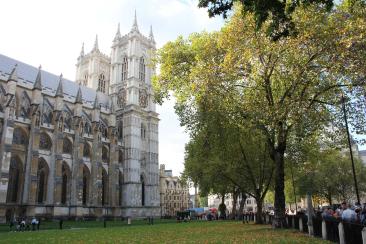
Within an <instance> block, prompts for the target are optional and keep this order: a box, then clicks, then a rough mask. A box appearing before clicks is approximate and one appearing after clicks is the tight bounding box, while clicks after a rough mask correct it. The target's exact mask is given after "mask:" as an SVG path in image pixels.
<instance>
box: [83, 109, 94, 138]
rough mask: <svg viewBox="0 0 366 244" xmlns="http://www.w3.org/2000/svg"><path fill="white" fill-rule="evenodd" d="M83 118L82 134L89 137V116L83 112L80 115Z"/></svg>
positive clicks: (90, 129)
mask: <svg viewBox="0 0 366 244" xmlns="http://www.w3.org/2000/svg"><path fill="white" fill-rule="evenodd" d="M82 117H83V123H84V125H83V126H84V134H86V135H88V136H89V135H91V134H92V126H91V119H90V116H89V115H88V114H87V113H85V112H84V111H83V114H82Z"/></svg>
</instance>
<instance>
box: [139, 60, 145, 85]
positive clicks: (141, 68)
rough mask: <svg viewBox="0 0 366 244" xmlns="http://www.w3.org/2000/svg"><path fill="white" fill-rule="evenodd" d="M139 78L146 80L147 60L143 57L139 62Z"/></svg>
mask: <svg viewBox="0 0 366 244" xmlns="http://www.w3.org/2000/svg"><path fill="white" fill-rule="evenodd" d="M139 80H140V81H145V60H144V58H143V57H141V58H140V63H139Z"/></svg>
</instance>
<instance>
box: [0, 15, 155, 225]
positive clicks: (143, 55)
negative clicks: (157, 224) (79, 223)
mask: <svg viewBox="0 0 366 244" xmlns="http://www.w3.org/2000/svg"><path fill="white" fill-rule="evenodd" d="M154 51H155V41H154V37H153V34H152V31H150V35H149V36H148V37H145V36H144V35H142V34H141V33H140V31H139V29H138V25H137V21H136V16H135V20H134V23H133V26H132V29H131V31H130V32H129V33H128V34H126V35H124V36H121V34H120V31H119V26H118V30H117V33H116V36H115V38H114V40H113V43H112V50H111V56H107V55H105V54H103V53H101V51H100V50H99V48H98V40H97V39H96V41H95V44H94V48H93V49H92V51H91V52H89V53H87V54H85V53H84V47H83V48H82V51H81V53H80V56H79V57H78V59H77V64H76V82H74V81H70V80H67V79H64V78H63V77H62V75H61V76H56V75H54V74H51V73H48V72H46V71H43V70H41V67H40V68H38V69H37V68H34V67H32V66H30V65H27V64H24V63H22V62H20V61H17V60H14V59H11V58H9V57H6V56H3V55H0V135H1V140H0V159H1V162H0V177H1V178H0V222H4V221H5V220H6V219H10V218H12V217H13V216H15V217H17V216H20V217H23V216H26V217H31V216H39V217H46V218H60V217H64V218H86V217H87V218H99V217H113V218H118V217H144V216H159V215H160V198H159V163H158V123H159V119H158V114H157V113H156V112H155V104H154V103H153V90H152V87H151V77H152V75H153V74H154V72H155V71H154V69H152V68H151V66H150V65H149V62H150V60H151V55H152V53H154Z"/></svg>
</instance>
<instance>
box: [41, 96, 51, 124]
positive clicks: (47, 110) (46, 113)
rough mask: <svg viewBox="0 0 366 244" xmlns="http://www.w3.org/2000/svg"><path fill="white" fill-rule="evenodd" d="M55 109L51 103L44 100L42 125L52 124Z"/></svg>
mask: <svg viewBox="0 0 366 244" xmlns="http://www.w3.org/2000/svg"><path fill="white" fill-rule="evenodd" d="M52 111H53V108H52V107H51V105H50V104H49V102H48V101H47V100H46V99H44V101H43V112H42V124H47V125H50V124H52V119H53V112H52Z"/></svg>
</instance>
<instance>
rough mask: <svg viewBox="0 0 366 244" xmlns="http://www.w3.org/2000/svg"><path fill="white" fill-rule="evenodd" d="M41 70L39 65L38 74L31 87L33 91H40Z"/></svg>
mask: <svg viewBox="0 0 366 244" xmlns="http://www.w3.org/2000/svg"><path fill="white" fill-rule="evenodd" d="M41 69H42V66H41V65H40V66H39V67H38V73H37V77H36V81H35V82H34V86H33V89H36V90H40V91H42V77H41Z"/></svg>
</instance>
